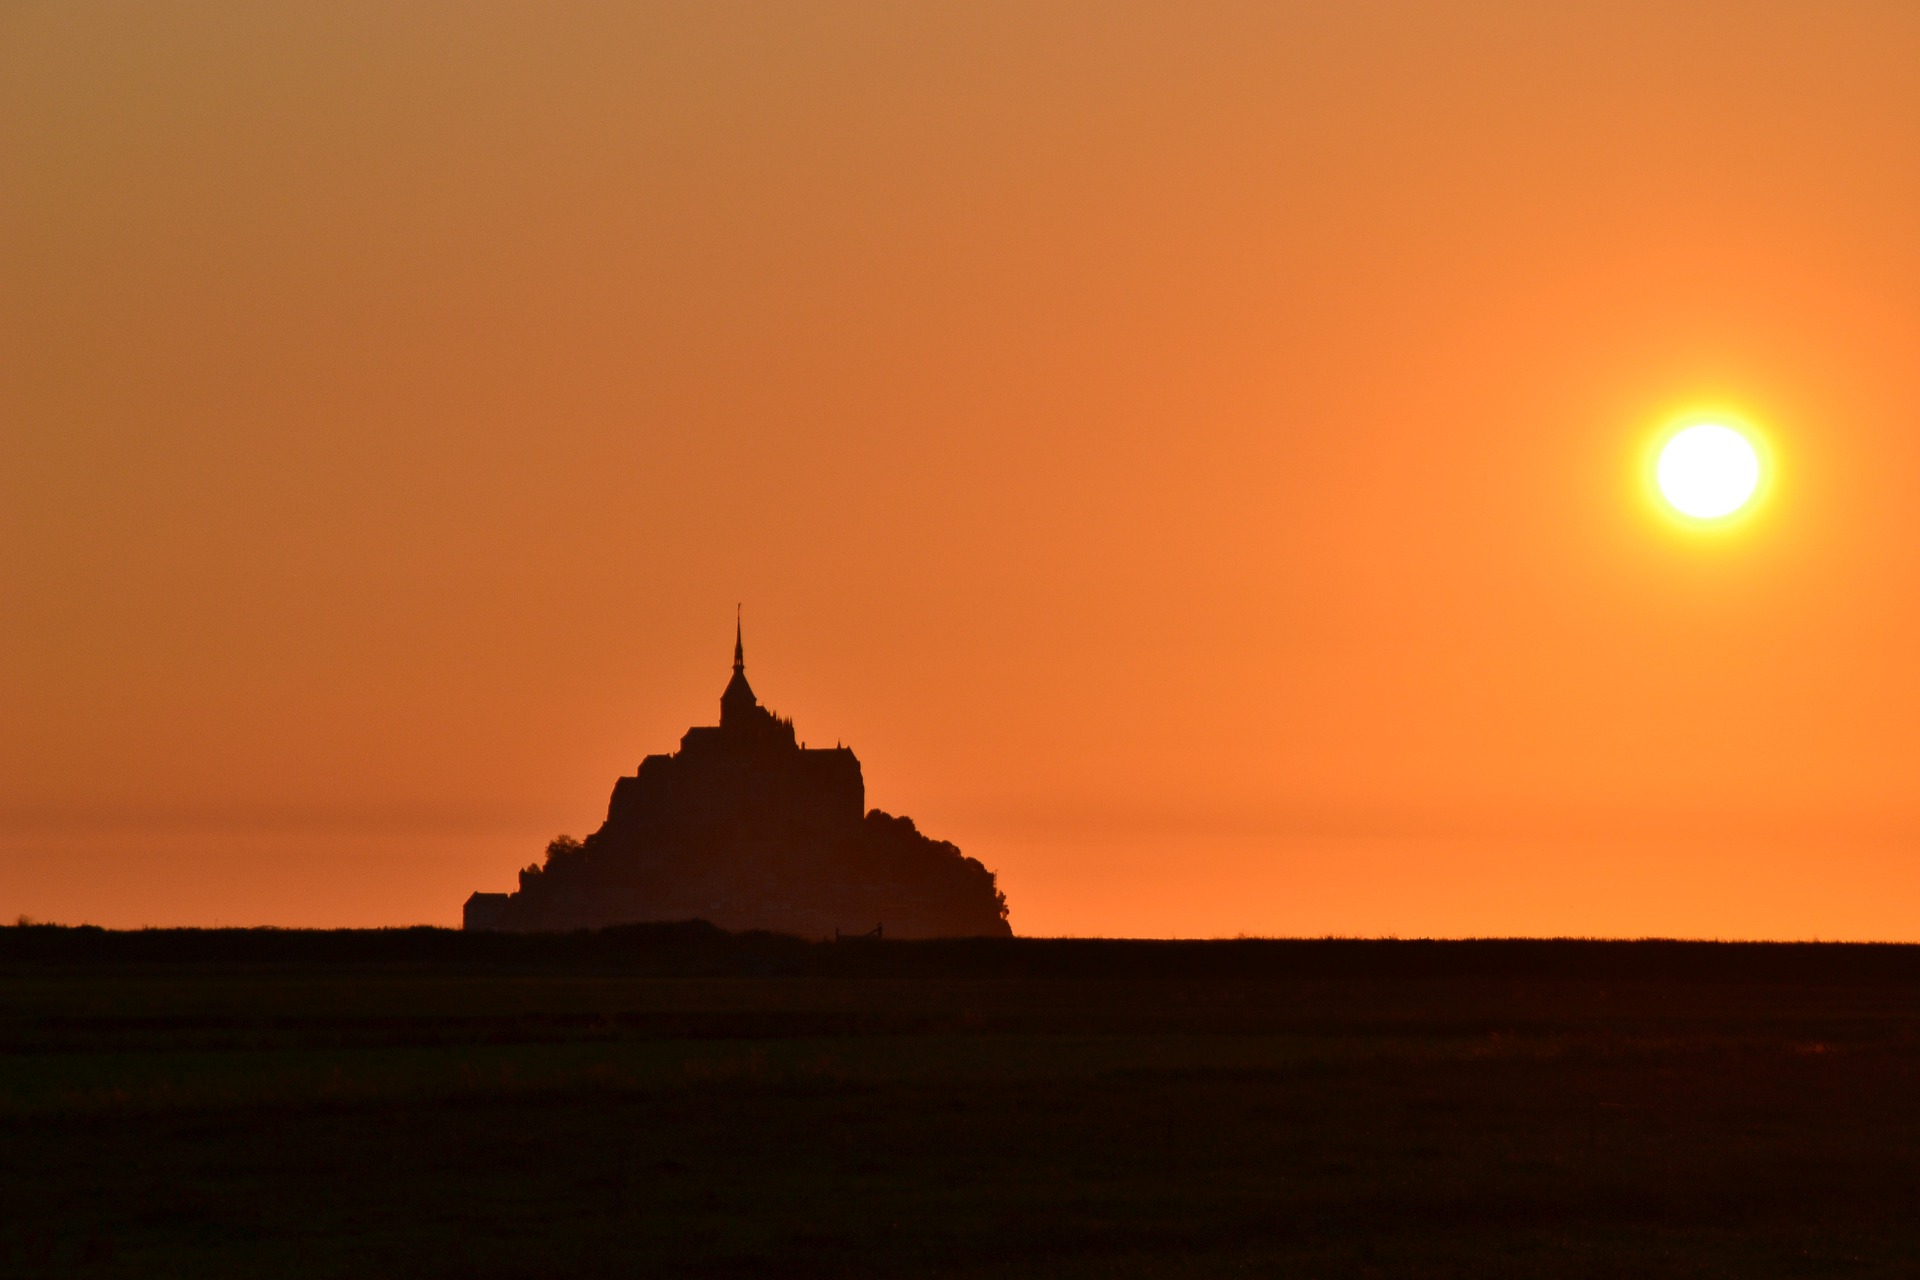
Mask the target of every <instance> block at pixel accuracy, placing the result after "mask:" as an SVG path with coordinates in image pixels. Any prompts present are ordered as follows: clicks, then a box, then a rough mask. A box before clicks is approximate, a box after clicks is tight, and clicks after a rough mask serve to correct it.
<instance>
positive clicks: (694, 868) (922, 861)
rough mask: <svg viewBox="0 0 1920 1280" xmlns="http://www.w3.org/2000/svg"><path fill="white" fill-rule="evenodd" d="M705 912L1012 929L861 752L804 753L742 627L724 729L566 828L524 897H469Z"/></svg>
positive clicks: (995, 899)
mask: <svg viewBox="0 0 1920 1280" xmlns="http://www.w3.org/2000/svg"><path fill="white" fill-rule="evenodd" d="M689 919H703V920H707V921H710V922H712V923H713V924H716V925H719V926H720V927H722V928H725V929H733V930H744V929H768V930H772V931H775V932H779V933H791V934H798V935H801V936H803V937H824V936H828V935H835V936H838V935H841V934H867V933H873V934H880V933H882V932H884V934H885V935H886V936H892V937H909V938H913V937H919V938H931V937H979V936H987V937H1007V936H1011V934H1012V932H1013V931H1012V929H1011V928H1010V927H1009V926H1008V924H1007V899H1006V895H1005V894H1003V893H1001V892H1000V891H999V890H998V889H997V888H996V887H995V886H994V878H993V873H992V872H991V871H988V870H987V869H986V867H984V866H982V865H981V864H980V863H979V862H978V861H977V860H975V859H973V858H969V857H966V856H964V855H962V854H961V852H960V850H959V849H958V848H956V847H955V846H954V845H952V844H950V843H948V842H947V841H945V840H931V839H929V838H927V837H926V836H924V835H922V834H921V833H920V832H919V830H918V829H917V828H915V826H914V825H913V820H912V819H911V818H896V817H893V816H892V815H890V814H886V813H882V812H881V811H880V810H878V809H873V810H868V809H867V807H866V782H865V780H864V779H863V778H862V777H861V775H860V761H859V758H858V757H856V756H855V755H854V754H853V751H852V750H851V749H850V748H847V747H803V746H801V745H800V744H799V743H798V742H797V741H796V740H795V737H794V732H793V721H791V720H785V719H782V718H780V717H779V716H776V715H774V714H773V713H772V712H771V711H768V710H767V709H766V708H765V707H762V706H761V705H760V702H759V700H758V699H757V698H755V697H754V694H753V689H752V687H751V686H749V685H748V684H747V673H746V653H745V648H744V646H743V645H742V643H741V636H740V632H739V628H738V624H737V623H736V625H735V630H734V641H733V679H731V680H729V681H728V682H727V688H726V691H725V692H724V693H722V694H721V695H720V723H719V724H718V725H717V726H700V727H696V728H692V729H689V730H687V732H686V734H685V735H684V736H683V737H682V738H681V739H680V750H678V751H676V752H674V753H673V754H672V755H653V756H648V757H647V758H646V759H645V760H642V761H641V762H640V768H639V770H638V772H636V773H635V774H634V775H633V776H632V777H626V778H621V779H620V780H619V781H617V782H615V783H614V785H613V799H612V800H611V801H610V802H609V803H608V805H607V820H606V822H604V823H603V824H601V827H600V829H599V830H598V831H596V832H594V833H593V834H592V835H590V836H588V837H587V838H586V839H585V840H573V839H571V838H569V837H566V836H562V837H560V838H559V839H558V840H555V841H554V842H553V843H552V844H550V845H548V846H547V858H546V864H545V865H544V866H530V867H528V868H527V869H526V870H524V871H522V872H521V873H520V888H519V890H518V891H517V892H515V893H476V894H474V895H473V896H472V897H470V898H468V899H467V904H466V911H465V913H464V925H465V927H466V928H468V929H510V930H558V929H594V928H600V927H602V926H605V925H613V924H627V923H635V922H640V921H652V920H689Z"/></svg>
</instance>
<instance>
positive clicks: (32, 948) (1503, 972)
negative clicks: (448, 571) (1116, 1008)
mask: <svg viewBox="0 0 1920 1280" xmlns="http://www.w3.org/2000/svg"><path fill="white" fill-rule="evenodd" d="M0 964H14V965H18V964H33V965H48V964H51V965H64V964H115V965H118V964H136V965H146V964H221V965H225V964H262V965H339V964H427V965H453V966H489V967H491V966H529V967H537V968H549V967H581V968H588V969H612V970H618V971H622V972H628V973H637V974H655V975H659V976H662V977H723V976H736V977H783V976H792V977H849V978H859V977H872V978H918V977H925V978H1074V979H1099V978H1127V979H1135V980H1137V979H1142V978H1147V979H1151V978H1165V979H1208V980H1218V979H1262V980H1269V981H1273V980H1289V979H1301V980H1325V979H1392V980H1417V979H1423V978H1500V977H1513V978H1536V979H1537V978H1562V979H1578V980H1593V981H1662V980H1672V981H1687V982H1765V983H1862V982H1864V983H1895V984H1909V983H1913V984H1920V945H1914V944H1904V943H1833V942H1683V941H1672V940H1662V939H1649V940H1638V941H1600V940H1590V939H1526V938H1516V939H1504V938H1502V939H1474V940H1465V941H1434V940H1424V939H1410V940H1399V939H1348V938H1312V939H1304V938H1303V939H1276V938H1236V939H1221V940H1214V941H1200V940H1169V941H1151V940H1139V939H1110V938H954V939H943V940H920V941H894V940H886V941H879V940H874V939H867V938H862V939H847V940H844V941H840V942H810V941H807V940H805V939H802V938H795V937H789V936H786V935H783V934H774V933H739V934H733V933H727V932H726V931H724V930H722V929H718V928H715V927H714V926H712V925H710V924H707V923H705V922H704V921H699V920H693V921H686V922H681V923H671V924H636V925H621V926H617V927H614V928H608V929H599V930H592V931H588V930H581V931H577V932H572V933H478V932H477V933H468V932H462V931H460V930H454V929H436V928H429V927H425V926H422V927H416V928H407V929H138V930H111V929H100V928H96V927H93V926H77V927H70V926H63V925H44V924H20V925H15V926H11V927H0Z"/></svg>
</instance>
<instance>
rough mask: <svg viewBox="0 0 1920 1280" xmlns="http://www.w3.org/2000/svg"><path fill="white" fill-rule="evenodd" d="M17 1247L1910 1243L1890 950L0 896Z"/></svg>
mask: <svg viewBox="0 0 1920 1280" xmlns="http://www.w3.org/2000/svg"><path fill="white" fill-rule="evenodd" d="M0 935H7V936H5V937H0V1125H3V1126H4V1151H5V1156H4V1172H3V1173H0V1267H4V1269H5V1272H6V1273H7V1274H10V1275H35V1276H39V1275H63V1274H76V1275H102V1276H108V1275H126V1276H149V1275H155V1276H158V1275H181V1276H189V1275H190V1276H211V1275H296V1276H347V1275H352V1276H386V1275H394V1276H400V1275H405V1276H441V1275H445V1276H599V1275H615V1274H619V1275H693V1276H839V1275H848V1276H867V1275H901V1276H909V1275H911V1276H942V1275H950V1276H996V1277H1003V1276H1021V1275H1059V1276H1101V1277H1129V1276H1163V1275H1164V1276H1215V1275H1223V1274H1224V1275H1233V1274H1251V1275H1288V1276H1293V1275H1299V1276H1320V1275H1325V1276H1383V1277H1384V1276H1410V1275H1412V1276H1460V1277H1466V1276H1474V1277H1480V1276H1541V1277H1547V1276H1553V1277H1564V1276H1729V1277H1768V1276H1829V1275H1831V1276H1913V1275H1920V951H1916V950H1915V949H1910V948H1837V947H1828V948H1725V947H1722V948H1714V947H1711V946H1705V947H1699V946H1696V947H1675V946H1671V945H1667V946H1661V945H1659V944H1633V943H1621V944H1576V943H1567V944H1552V943H1547V944H1537V943H1536V944H1405V943H1296V944H1262V943H1218V944H1185V945H1182V946H1161V947H1159V948H1156V947H1155V946H1153V945H1152V944H1123V943H1056V944H1048V943H1028V942H1020V941H1015V942H1011V943H996V944H983V945H969V944H945V945H942V944H894V943H887V944H882V945H879V946H874V945H871V944H861V945H859V946H843V947H839V948H835V947H833V946H832V945H831V944H826V945H818V944H816V945H809V944H803V943H799V942H795V941H792V940H783V939H768V938H757V939H756V938H747V939H729V938H726V937H724V936H722V935H714V934H711V933H708V932H704V931H693V932H691V933H689V932H686V931H681V932H680V933H673V932H672V931H656V932H653V933H648V932H646V931H625V932H623V933H620V934H618V935H616V936H614V937H613V938H612V940H609V939H607V938H599V939H595V938H576V939H572V940H565V939H562V940H539V939H526V940H512V939H507V940H501V939H495V940H485V939H478V940H476V939H473V938H471V937H470V936H469V937H467V938H463V937H462V936H461V935H457V934H443V933H437V932H434V931H408V932H407V933H405V934H360V935H297V934H243V933H235V934H225V935H198V934H174V935H168V934H145V935H114V934H99V933H97V932H91V931H75V930H48V929H13V930H3V929H0Z"/></svg>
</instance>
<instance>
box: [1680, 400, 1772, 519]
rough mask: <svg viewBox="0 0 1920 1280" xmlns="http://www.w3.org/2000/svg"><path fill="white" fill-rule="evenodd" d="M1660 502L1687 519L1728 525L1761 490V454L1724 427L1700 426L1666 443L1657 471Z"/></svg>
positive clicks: (1686, 429)
mask: <svg viewBox="0 0 1920 1280" xmlns="http://www.w3.org/2000/svg"><path fill="white" fill-rule="evenodd" d="M1654 482H1655V483H1656V484H1657V485H1658V486H1659V488H1660V496H1661V497H1663V498H1665V499H1666V500H1667V503H1668V505H1669V506H1671V507H1672V508H1673V509H1674V510H1675V511H1677V512H1679V513H1680V514H1681V515H1683V516H1688V517H1691V518H1692V519H1695V520H1724V519H1726V518H1727V517H1728V516H1731V515H1734V514H1736V513H1737V512H1739V511H1740V510H1741V509H1742V508H1743V507H1745V506H1746V505H1747V504H1748V503H1749V502H1751V501H1752V500H1753V495H1754V492H1755V491H1756V490H1757V489H1758V488H1759V487H1760V451H1759V450H1758V449H1756V448H1755V447H1754V443H1753V441H1752V440H1750V439H1749V438H1748V437H1747V436H1746V435H1745V434H1743V433H1742V432H1740V431H1739V430H1736V429H1735V428H1733V427H1730V426H1728V425H1726V424H1725V423H1723V422H1696V423H1694V424H1693V425H1692V426H1689V427H1683V428H1681V429H1680V430H1679V431H1676V432H1674V434H1673V435H1672V436H1671V437H1670V438H1669V439H1668V440H1667V442H1666V444H1665V445H1664V446H1663V447H1662V448H1661V450H1660V461H1659V463H1658V464H1657V465H1656V467H1655V468H1654Z"/></svg>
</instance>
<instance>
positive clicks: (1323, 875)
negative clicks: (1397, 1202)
mask: <svg viewBox="0 0 1920 1280" xmlns="http://www.w3.org/2000/svg"><path fill="white" fill-rule="evenodd" d="M1916 66H1920V6H1916V5H1914V4H1912V3H1911V0H1883V2H1881V3H1872V2H1869V0H1860V2H1858V3H1849V4H1845V5H1833V4H1826V3H1814V2H1812V0H1808V2H1806V3H1779V2H1773V0H1727V2H1723V3H1709V2H1691V3H1690V2H1686V0H1679V2H1676V0H1647V2H1645V3H1640V2H1637V0H1606V2H1604V3H1601V2H1597V0H1561V2H1559V3H1555V4H1551V5H1542V4H1538V3H1531V2H1525V3H1523V2H1521V0H1501V2H1492V0H1483V2H1481V3H1471V2H1467V0H1455V2H1450V3H1446V4H1439V3H1432V4H1428V3H1410V2H1403V3H1366V2H1365V0H1358V2H1356V0H1337V2H1335V0H1328V2H1326V3H1288V4H1275V3H1253V4H1244V5H1241V4H1209V5H1194V4H1191V3H1168V4H1163V5H1146V4H1120V3H1099V4H1084V5H1070V4H1057V3H1036V2H1035V0H1020V2H1018V3H1010V4H1004V5H995V4H985V3H979V2H977V0H968V2H967V3H955V4H934V3H917V4H910V5H909V4H899V3H892V2H888V3H874V4H870V5H848V4H829V3H817V4H807V5H788V6H776V5H768V4H762V3H751V4H737V5H729V4H724V3H716V2H714V0H698V2H697V3H687V4H682V5H658V4H640V3H631V2H627V0H622V2H620V3H602V4H596V3H577V4H561V5H555V4H523V5H493V4H481V3H471V2H464V0H463V2H462V3H457V4H456V3H446V4H422V3H412V2H411V0H406V2H396V0H380V2H379V3H358V4H356V3H345V2H342V0H326V2H325V3H319V2H318V0H297V2H289V3H277V4H261V3H255V2H253V0H248V2H247V3H231V4H221V3H204V4H194V5H188V6H180V5H161V4H152V5H132V4H100V5H87V4H74V3H58V4H55V3H21V2H19V0H14V2H12V3H0V914H4V916H6V917H7V918H11V917H13V916H14V915H17V914H21V913H25V914H28V915H31V916H34V917H36V918H43V919H55V920H63V921H73V922H78V921H83V920H84V921H93V922H97V923H103V924H113V925H132V924H144V923H153V924H170V923H214V922H224V923H229V924H252V923H275V924H374V923H411V922H416V921H427V922H435V923H452V922H454V921H456V920H457V919H458V913H459V906H460V903H461V901H462V900H463V899H464V898H465V896H466V895H467V893H468V892H469V891H471V890H473V889H476V888H487V889H502V890H503V889H506V888H508V887H510V885H511V882H512V873H513V871H514V869H515V868H517V867H518V866H521V865H524V864H525V863H527V862H529V861H532V860H534V859H536V858H537V857H538V856H539V853H540V849H541V847H542V846H543V845H544V843H545V841H546V840H547V839H548V838H550V837H551V836H553V835H554V834H557V833H559V832H563V831H564V832H570V833H572V834H575V835H582V834H585V833H586V832H587V831H589V830H591V829H592V828H593V827H594V826H595V825H597V824H598V822H599V820H600V818H601V816H602V815H603V814H604V810H605V803H606V797H607V793H608V791H609V790H610V788H611V785H612V781H613V779H614V777H615V776H616V775H617V774H620V773H623V772H631V771H632V769H633V768H634V766H635V764H636V763H637V762H638V761H639V759H640V757H641V756H642V755H644V754H647V753H649V752H655V751H664V750H669V749H671V748H672V746H673V745H674V743H675V742H676V740H677V738H678V736H679V734H680V733H681V731H682V730H683V729H685V728H686V727H687V726H688V725H689V724H693V723H711V722H712V721H713V720H714V719H715V718H716V715H717V709H718V704H717V699H718V696H719V693H720V689H721V687H722V686H723V684H724V683H725V680H726V676H727V666H728V661H729V658H730V646H731V641H732V626H733V608H734V604H735V602H736V601H743V602H744V603H745V616H746V628H747V658H748V671H749V675H750V676H751V677H752V679H753V682H754V686H755V688H756V690H757V691H758V692H759V693H760V695H761V697H762V699H763V701H765V702H766V703H768V704H769V705H771V706H772V707H774V708H775V709H776V710H778V711H780V712H781V713H783V714H787V715H792V716H793V717H794V718H795V719H796V721H797V724H798V728H799V731H800V736H801V737H802V738H804V739H807V740H809V741H811V742H813V743H815V744H819V743H829V742H833V741H836V740H838V741H844V742H847V743H849V744H851V745H853V746H854V747H855V748H856V750H858V751H859V753H860V755H861V758H862V760H863V762H864V764H865V767H866V774H867V781H868V796H869V802H870V803H873V804H876V805H879V806H881V807H883V808H887V809H889V810H892V811H895V812H906V813H909V814H912V815H913V816H914V817H915V818H916V819H918V820H919V821H920V822H921V825H922V826H923V827H924V828H925V829H927V830H929V831H930V832H931V833H933V834H934V835H936V836H941V837H945V838H950V839H953V840H955V841H956V842H958V843H959V844H960V845H961V846H962V847H963V848H964V849H965V850H966V851H967V852H969V853H971V854H974V855H976V856H979V857H980V858H981V859H982V860H984V861H985V862H986V863H987V864H988V865H989V866H991V867H993V868H995V869H996V870H997V871H998V872H999V873H1000V875H1001V882H1002V885H1003V887H1004V888H1005V889H1006V890H1007V892H1008V895H1009V897H1010V898H1011V900H1012V903H1013V909H1014V911H1013V922H1014V926H1015V928H1016V929H1017V930H1020V931H1022V932H1032V933H1068V932H1079V933H1129V934H1203V935H1204V934H1231V933H1236V932H1243V931H1244V932H1248V933H1292V934H1298V933H1304V934H1323V933H1361V934H1378V933H1389V932H1391V933H1400V934H1403V935H1404V934H1486V933H1497V934H1554V933H1600V934H1646V933H1660V934H1677V935H1685V936H1738V937H1816V936H1817V937H1879V938H1910V939H1911V938H1920V786H1917V785H1916V783H1917V781H1920V667H1917V666H1916V655H1920V500H1917V499H1920V76H1916V75H1915V74H1914V68H1915V67H1916ZM1701 405H1713V406H1719V407H1724V408H1728V409H1731V410H1734V411H1736V412H1739V413H1741V414H1743V415H1745V416H1746V417H1747V418H1748V419H1750V420H1751V421H1753V422H1754V423H1756V424H1758V425H1759V426H1761V427H1762V428H1763V429H1764V430H1765V431H1766V433H1767V435H1768V437H1769V439H1770V441H1771V444H1772V448H1773V451H1774V454H1775V456H1776V458H1777V464H1778V471H1777V483H1776V484H1775V487H1774V491H1773V493H1772V495H1771V497H1770V499H1769V501H1768V503H1767V504H1766V507H1765V509H1764V510H1763V511H1761V512H1760V513H1759V514H1758V515H1757V516H1756V517H1755V518H1754V519H1753V520H1751V521H1749V522H1747V523H1746V524H1745V525H1744V526H1743V527H1741V528H1740V529H1739V530H1738V531H1737V532H1735V533H1733V534H1731V535H1727V536H1718V537H1701V536H1698V535H1690V534H1688V533H1687V532H1685V531H1682V530H1679V529H1676V528H1675V527H1673V526H1672V525H1671V524H1670V523H1668V522H1665V521H1662V520H1661V519H1659V518H1658V517H1657V516H1656V515H1655V514H1654V513H1653V512H1652V511H1651V510H1650V509H1649V507H1648V504H1647V503H1646V502H1645V500H1644V498H1643V495H1642V493H1641V490H1640V480H1639V476H1638V474H1637V470H1636V468H1637V466H1638V463H1639V457H1640V452H1641V450H1642V448H1643V447H1644V445H1645V443H1646V441H1647V439H1648V437H1649V435H1650V433H1652V432H1653V431H1655V430H1656V429H1657V428H1658V427H1659V426H1660V425H1661V424H1662V423H1663V422H1665V421H1667V420H1668V419H1669V418H1670V417H1671V416H1672V415H1674V414H1676V413H1679V412H1682V411H1685V410H1687V409H1690V408H1693V407H1697V406H1701Z"/></svg>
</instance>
